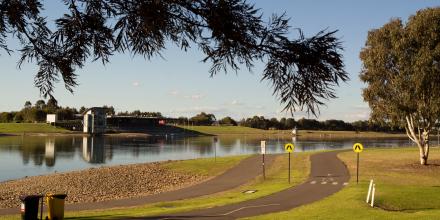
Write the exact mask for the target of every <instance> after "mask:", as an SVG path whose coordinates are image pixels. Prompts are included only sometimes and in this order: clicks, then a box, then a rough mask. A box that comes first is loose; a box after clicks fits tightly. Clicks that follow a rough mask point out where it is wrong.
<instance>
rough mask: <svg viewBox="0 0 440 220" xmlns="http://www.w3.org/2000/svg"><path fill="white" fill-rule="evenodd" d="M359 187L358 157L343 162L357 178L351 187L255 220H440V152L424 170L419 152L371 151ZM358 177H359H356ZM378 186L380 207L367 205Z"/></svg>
mask: <svg viewBox="0 0 440 220" xmlns="http://www.w3.org/2000/svg"><path fill="white" fill-rule="evenodd" d="M360 156H361V163H360V177H359V178H360V183H359V184H358V185H356V182H355V181H356V176H355V175H356V170H355V169H356V163H355V162H356V161H355V158H356V157H355V154H354V153H353V152H344V153H341V154H340V155H339V157H340V158H341V159H342V160H343V161H344V162H345V163H346V164H347V166H348V167H349V169H350V173H351V175H352V179H351V182H350V184H349V186H348V187H346V188H345V189H343V190H342V191H340V192H338V193H336V194H335V195H333V196H330V197H328V198H326V199H324V200H321V201H319V202H316V203H313V204H310V205H306V206H303V207H299V208H296V209H293V210H290V211H286V212H280V213H276V214H271V215H263V216H259V217H257V218H255V217H254V218H252V219H439V218H440V199H439V198H440V178H439V177H440V149H439V148H435V149H432V151H431V156H430V159H431V163H432V165H430V166H427V167H424V166H421V165H418V158H417V156H418V151H417V149H416V148H405V149H371V150H370V149H366V150H364V152H363V153H361V155H360ZM353 177H354V178H353ZM370 179H374V180H375V183H376V207H375V208H371V207H370V206H368V205H367V204H366V203H365V199H366V195H367V190H368V183H369V180H370Z"/></svg>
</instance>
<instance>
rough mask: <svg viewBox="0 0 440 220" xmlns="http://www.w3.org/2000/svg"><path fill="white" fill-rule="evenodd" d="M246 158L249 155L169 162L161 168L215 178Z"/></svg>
mask: <svg viewBox="0 0 440 220" xmlns="http://www.w3.org/2000/svg"><path fill="white" fill-rule="evenodd" d="M247 157H249V155H241V156H232V157H217V158H202V159H194V160H180V161H171V162H169V163H166V164H164V165H163V166H165V167H166V168H168V169H171V170H174V171H177V172H182V173H191V174H198V175H203V176H216V175H219V174H221V173H223V172H225V171H226V170H227V169H229V168H232V167H234V166H235V165H237V164H238V163H239V162H240V161H241V160H243V159H245V158H247Z"/></svg>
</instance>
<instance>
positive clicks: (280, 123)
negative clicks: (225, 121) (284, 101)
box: [238, 116, 403, 131]
mask: <svg viewBox="0 0 440 220" xmlns="http://www.w3.org/2000/svg"><path fill="white" fill-rule="evenodd" d="M238 124H239V125H240V126H244V127H251V128H259V129H266V130H267V129H278V130H285V129H293V128H295V127H296V128H298V129H301V130H331V131H403V130H402V129H399V128H396V127H394V128H393V127H391V126H389V125H380V124H374V123H371V122H369V121H367V120H359V121H355V122H351V123H350V122H345V121H343V120H335V119H331V120H325V121H318V120H315V119H306V118H301V119H299V120H297V121H296V120H295V119H293V118H281V119H280V120H278V119H277V118H271V119H266V118H264V117H262V116H254V117H252V118H247V119H242V120H241V121H240V122H239V123H238Z"/></svg>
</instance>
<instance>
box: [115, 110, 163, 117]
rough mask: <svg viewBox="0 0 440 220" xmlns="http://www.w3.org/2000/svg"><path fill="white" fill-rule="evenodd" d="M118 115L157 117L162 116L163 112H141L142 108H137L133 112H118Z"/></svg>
mask: <svg viewBox="0 0 440 220" xmlns="http://www.w3.org/2000/svg"><path fill="white" fill-rule="evenodd" d="M116 115H117V116H133V117H156V118H162V117H163V116H162V113H160V112H141V111H140V110H135V111H132V112H128V111H125V112H118V113H117V114H116Z"/></svg>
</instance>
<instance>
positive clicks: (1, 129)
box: [0, 123, 435, 138]
mask: <svg viewBox="0 0 440 220" xmlns="http://www.w3.org/2000/svg"><path fill="white" fill-rule="evenodd" d="M167 126H168V127H166V129H163V128H158V129H157V130H151V131H142V130H140V131H137V130H133V131H120V132H118V131H112V132H108V133H105V134H103V135H104V136H110V137H150V136H175V137H195V136H226V135H228V136H229V135H230V136H261V137H283V138H293V137H298V138H406V137H407V136H406V134H404V133H385V132H372V131H362V132H357V131H321V130H298V132H297V134H296V135H293V134H292V130H262V129H256V128H249V127H241V126H172V125H167ZM2 136H90V134H86V133H82V132H81V131H69V130H66V129H62V128H59V127H53V126H50V125H47V124H44V123H41V124H35V123H0V137H2ZM433 136H435V134H433Z"/></svg>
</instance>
